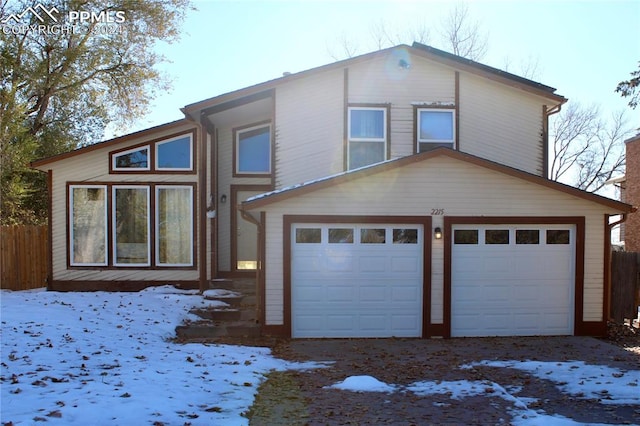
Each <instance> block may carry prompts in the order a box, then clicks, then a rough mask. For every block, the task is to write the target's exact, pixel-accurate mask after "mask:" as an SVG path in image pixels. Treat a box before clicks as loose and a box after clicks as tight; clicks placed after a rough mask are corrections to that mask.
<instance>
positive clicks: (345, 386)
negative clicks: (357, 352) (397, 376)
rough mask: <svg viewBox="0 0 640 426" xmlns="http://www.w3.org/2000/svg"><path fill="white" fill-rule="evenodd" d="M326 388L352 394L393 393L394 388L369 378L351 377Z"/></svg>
mask: <svg viewBox="0 0 640 426" xmlns="http://www.w3.org/2000/svg"><path fill="white" fill-rule="evenodd" d="M328 388H333V389H340V390H349V391H352V392H395V390H396V387H395V386H391V385H388V384H386V383H384V382H381V381H380V380H378V379H376V378H375V377H371V376H351V377H347V378H346V379H344V380H343V381H342V382H338V383H336V384H334V385H332V386H328Z"/></svg>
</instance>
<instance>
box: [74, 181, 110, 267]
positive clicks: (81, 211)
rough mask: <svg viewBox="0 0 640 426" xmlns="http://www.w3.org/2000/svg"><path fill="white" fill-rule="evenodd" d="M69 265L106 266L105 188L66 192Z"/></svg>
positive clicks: (95, 187)
mask: <svg viewBox="0 0 640 426" xmlns="http://www.w3.org/2000/svg"><path fill="white" fill-rule="evenodd" d="M69 209H70V212H69V213H70V214H69V222H70V236H69V239H70V242H69V243H70V244H69V245H70V247H69V253H70V259H69V260H70V264H71V265H74V266H76V265H77V266H104V265H106V264H107V197H106V186H104V185H86V186H80V185H73V186H71V187H70V188H69Z"/></svg>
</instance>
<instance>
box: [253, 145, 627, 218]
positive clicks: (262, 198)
mask: <svg viewBox="0 0 640 426" xmlns="http://www.w3.org/2000/svg"><path fill="white" fill-rule="evenodd" d="M443 156H444V157H450V158H453V159H456V160H460V161H463V162H466V163H470V164H474V165H476V166H480V167H484V168H486V169H490V170H493V171H496V172H499V173H503V174H505V175H509V176H512V177H515V178H518V179H522V180H525V181H528V182H531V183H534V184H537V185H540V186H544V187H547V188H550V189H553V190H555V191H560V192H563V193H565V194H568V195H572V196H574V197H578V198H581V199H584V200H588V201H591V202H594V203H597V204H600V205H603V206H605V207H609V208H611V209H613V210H616V211H619V212H624V213H631V212H633V211H635V210H636V208H634V207H633V206H631V205H629V204H626V203H622V202H620V201H616V200H612V199H611V198H607V197H603V196H601V195H597V194H593V193H591V192H587V191H583V190H581V189H578V188H575V187H573V186H569V185H565V184H563V183H559V182H555V181H552V180H549V179H546V178H543V177H540V176H537V175H534V174H531V173H527V172H523V171H522V170H518V169H515V168H513V167H508V166H504V165H502V164H499V163H495V162H493V161H489V160H485V159H483V158H480V157H476V156H474V155H471V154H466V153H462V152H460V151H454V150H452V149H450V148H437V149H434V150H432V151H428V152H423V153H418V154H413V155H409V156H407V157H401V158H398V159H394V160H389V161H385V162H383V163H378V164H375V165H371V166H367V167H362V168H359V169H355V170H349V171H346V172H342V173H338V174H335V175H332V176H327V177H324V178H321V179H317V180H313V181H309V182H305V183H302V184H299V185H294V186H289V187H286V188H282V189H278V190H275V191H271V192H267V193H264V194H260V195H257V196H255V197H252V198H249V199H248V200H247V201H245V202H243V203H242V204H241V208H242V210H245V211H248V210H259V209H261V208H263V207H265V206H267V205H269V204H273V203H277V202H280V201H283V200H286V199H289V198H293V197H296V196H299V195H303V194H307V193H310V192H314V191H317V190H320V189H325V188H330V187H332V186H335V185H339V184H342V183H346V182H351V181H354V180H357V179H362V178H365V177H367V176H371V175H374V174H377V173H382V172H385V171H388V170H392V169H396V168H400V167H403V166H406V165H409V164H414V163H418V162H422V161H428V160H431V159H433V158H437V157H443Z"/></svg>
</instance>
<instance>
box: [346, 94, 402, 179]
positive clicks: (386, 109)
mask: <svg viewBox="0 0 640 426" xmlns="http://www.w3.org/2000/svg"><path fill="white" fill-rule="evenodd" d="M354 110H370V111H382V113H383V119H382V123H383V127H382V134H383V137H381V138H358V137H356V138H352V137H351V111H354ZM345 114H346V117H345V152H344V169H345V170H354V169H357V168H360V167H367V166H370V165H372V164H378V163H380V162H383V161H387V160H388V159H389V158H390V155H391V152H390V151H391V135H390V122H389V120H390V115H391V114H390V105H389V104H349V105H347V108H346V111H345ZM352 142H355V143H358V142H367V143H382V144H383V153H384V158H383V159H382V160H381V161H379V162H377V163H371V164H368V165H365V166H359V167H354V168H351V143H352Z"/></svg>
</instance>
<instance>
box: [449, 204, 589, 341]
mask: <svg viewBox="0 0 640 426" xmlns="http://www.w3.org/2000/svg"><path fill="white" fill-rule="evenodd" d="M462 224H478V225H517V224H536V225H537V224H541V225H553V224H566V225H575V227H576V247H575V249H576V253H575V282H574V325H573V327H574V334H575V335H586V334H589V327H588V324H587V323H585V321H583V312H584V303H583V298H584V250H585V218H584V217H582V216H575V217H574V216H570V217H548V216H540V217H536V216H517V217H493V216H492V217H487V216H445V217H444V307H443V308H444V330H443V331H444V337H446V338H450V337H451V285H452V282H451V264H452V242H451V228H452V226H453V225H462Z"/></svg>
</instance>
